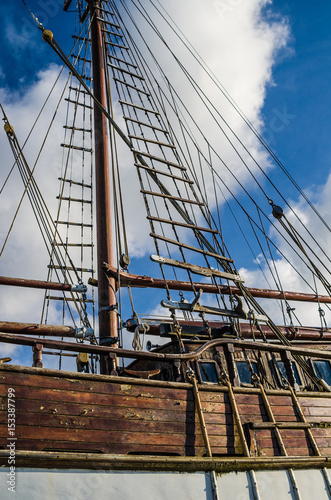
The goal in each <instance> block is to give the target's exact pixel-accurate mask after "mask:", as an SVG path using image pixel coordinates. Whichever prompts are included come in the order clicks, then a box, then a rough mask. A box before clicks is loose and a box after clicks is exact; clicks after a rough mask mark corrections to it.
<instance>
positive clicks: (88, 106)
mask: <svg viewBox="0 0 331 500" xmlns="http://www.w3.org/2000/svg"><path fill="white" fill-rule="evenodd" d="M64 100H65V101H67V102H71V103H72V104H77V106H83V107H84V108H88V109H93V107H92V106H90V105H89V104H84V103H83V102H79V101H74V100H73V99H69V98H68V97H66V98H65V99H64Z"/></svg>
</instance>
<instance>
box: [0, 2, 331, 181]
mask: <svg viewBox="0 0 331 500" xmlns="http://www.w3.org/2000/svg"><path fill="white" fill-rule="evenodd" d="M27 3H28V5H29V6H30V8H31V9H32V10H33V12H34V13H35V14H36V15H37V17H38V18H39V19H40V21H41V22H42V23H43V24H44V26H45V27H47V28H49V29H51V30H52V31H53V32H54V35H55V37H56V39H57V41H58V42H59V43H60V45H61V46H62V47H63V48H66V49H67V50H68V49H69V47H70V46H71V42H72V39H71V33H72V30H71V26H70V22H64V20H66V19H68V20H69V18H70V17H71V19H72V22H74V16H73V14H70V13H68V14H66V15H63V14H62V13H61V9H62V0H50V1H49V2H47V1H46V2H41V1H39V0H38V1H36V0H30V1H29V2H27ZM226 3H227V0H224V4H226ZM228 3H229V5H231V0H228ZM239 7H240V6H239ZM239 7H238V8H239ZM269 8H270V7H269ZM271 10H272V12H273V14H274V15H277V16H283V17H286V18H287V19H288V22H289V26H290V29H291V40H290V43H289V44H288V46H289V47H290V48H291V49H292V51H288V50H287V51H284V53H283V55H282V56H279V60H278V61H277V64H276V65H275V66H274V68H273V81H274V86H269V87H268V91H267V95H266V99H265V105H264V108H263V116H264V121H265V125H266V131H265V136H266V138H267V140H269V141H270V144H271V146H272V147H273V148H274V149H275V150H276V152H277V153H278V154H279V155H280V157H281V159H282V161H283V162H284V163H285V165H286V166H287V167H288V168H289V169H290V171H291V173H292V174H293V175H294V176H296V174H297V175H298V177H300V184H301V186H302V187H303V188H305V187H307V186H310V185H311V184H322V183H324V182H325V180H326V176H327V175H328V171H329V165H330V148H329V138H330V98H331V89H330V84H329V82H330V72H331V36H330V28H329V27H330V20H331V5H330V3H329V2H327V1H325V0H322V1H320V2H318V3H312V2H310V1H308V0H305V1H299V0H292V1H291V2H289V1H286V0H277V1H275V2H273V6H272V7H271ZM0 27H1V33H2V34H3V36H2V40H1V43H0V68H1V78H0V84H1V87H7V88H10V90H11V91H12V92H13V95H14V92H15V91H19V92H20V93H23V92H24V89H25V88H26V85H30V84H31V82H32V81H33V80H34V79H35V78H36V73H37V72H38V71H39V70H40V69H41V68H42V67H44V66H45V65H47V64H50V63H51V62H55V63H58V62H59V61H58V59H57V56H56V55H55V54H54V53H53V52H52V51H51V50H50V48H49V47H48V46H47V45H46V44H45V42H43V41H42V39H41V33H40V31H39V30H38V29H37V28H36V27H35V25H34V22H33V20H32V18H31V17H30V15H29V13H28V11H27V10H26V8H25V7H24V5H23V3H22V2H21V1H20V0H13V1H12V2H6V3H4V5H3V6H2V16H1V18H0ZM275 111H276V114H275ZM279 116H280V118H279V119H277V117H279ZM282 119H283V120H284V123H283V124H282V123H280V120H282ZM273 125H274V127H273Z"/></svg>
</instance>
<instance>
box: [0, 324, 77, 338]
mask: <svg viewBox="0 0 331 500" xmlns="http://www.w3.org/2000/svg"><path fill="white" fill-rule="evenodd" d="M0 332H6V333H16V334H17V333H18V334H25V335H27V334H28V335H45V336H50V337H74V336H75V333H76V330H75V328H73V327H72V326H58V325H40V324H38V323H17V322H16V321H15V322H14V321H0ZM36 340H37V339H36Z"/></svg>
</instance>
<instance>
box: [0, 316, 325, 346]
mask: <svg viewBox="0 0 331 500" xmlns="http://www.w3.org/2000/svg"><path fill="white" fill-rule="evenodd" d="M179 323H180V326H181V327H182V329H183V333H182V335H183V337H184V338H185V330H186V329H187V328H189V327H192V326H193V327H198V328H201V332H203V330H204V326H203V323H202V322H201V321H179ZM163 324H164V322H163ZM169 324H170V323H169ZM208 324H209V326H210V328H216V329H219V330H222V331H223V330H226V329H228V332H227V331H224V332H223V333H230V324H229V323H223V322H213V321H210V322H209V323H208ZM149 326H150V329H149V330H148V334H149V335H157V336H159V335H160V330H159V326H160V324H159V323H157V322H156V321H155V320H154V321H153V323H151V324H150V325H149ZM126 327H127V329H128V330H129V331H134V330H135V328H136V324H132V325H131V324H130V320H129V321H127V323H126ZM260 328H261V329H262V331H263V334H264V336H265V337H266V338H267V339H268V340H275V335H274V334H273V332H272V331H271V330H270V328H268V326H267V325H260ZM278 328H279V330H280V331H281V332H282V334H283V335H285V337H286V338H288V339H289V340H297V341H320V342H323V341H326V342H328V341H330V340H331V331H330V332H328V331H326V330H323V329H322V328H313V327H302V326H300V327H299V328H296V329H295V328H289V327H285V326H278ZM0 332H4V333H12V334H18V335H22V334H23V335H24V334H30V335H43V336H45V337H47V336H50V337H74V336H75V334H76V330H75V328H73V327H71V326H58V325H41V324H38V323H18V322H13V321H0ZM240 332H241V334H242V336H243V338H244V339H251V338H252V332H251V328H250V325H249V323H240ZM254 333H255V337H256V339H262V336H261V333H260V332H259V331H258V330H256V331H255V332H254ZM163 335H164V336H169V337H170V336H172V333H171V332H170V333H169V334H168V335H165V334H163Z"/></svg>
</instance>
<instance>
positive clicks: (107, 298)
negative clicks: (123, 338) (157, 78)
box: [90, 0, 118, 374]
mask: <svg viewBox="0 0 331 500" xmlns="http://www.w3.org/2000/svg"><path fill="white" fill-rule="evenodd" d="M101 3H102V1H101V0H96V1H93V0H91V1H90V14H91V20H92V22H91V41H92V68H93V93H94V95H95V97H96V99H97V100H98V101H99V102H100V103H101V104H102V106H103V107H104V108H107V100H106V85H105V69H104V58H103V42H102V31H101V26H100V21H99V20H98V17H99V18H100V17H101V16H100V11H99V7H101ZM108 133H109V132H108V125H107V119H106V117H105V115H104V114H103V113H102V111H101V110H100V109H99V107H98V106H94V151H95V153H94V154H95V184H96V229H97V270H98V282H99V285H98V317H99V338H100V344H102V345H112V344H113V343H114V338H115V337H117V334H118V330H117V312H116V310H115V305H116V296H115V293H114V291H113V290H115V280H114V279H112V278H111V280H110V282H111V283H110V284H112V285H113V286H109V281H108V278H107V276H106V275H105V273H104V271H103V269H102V267H103V263H104V262H107V263H111V262H112V263H113V262H114V250H113V237H112V217H111V194H110V174H109V152H108V144H109V136H108ZM112 282H113V283H112ZM110 371H111V369H110V368H109V367H108V363H107V362H106V359H105V358H104V359H101V361H100V372H101V373H103V374H107V373H110Z"/></svg>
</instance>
